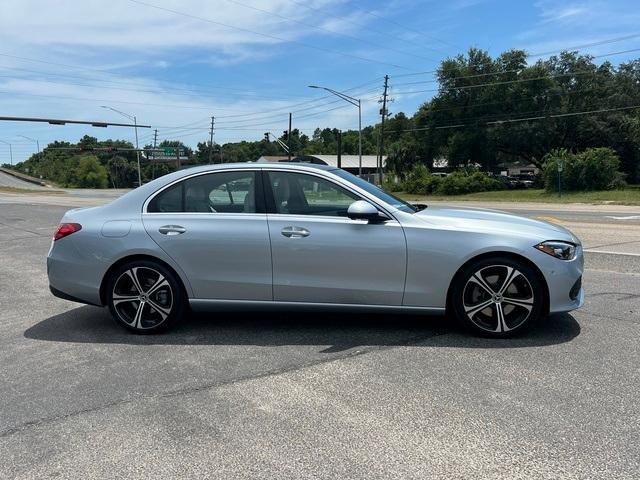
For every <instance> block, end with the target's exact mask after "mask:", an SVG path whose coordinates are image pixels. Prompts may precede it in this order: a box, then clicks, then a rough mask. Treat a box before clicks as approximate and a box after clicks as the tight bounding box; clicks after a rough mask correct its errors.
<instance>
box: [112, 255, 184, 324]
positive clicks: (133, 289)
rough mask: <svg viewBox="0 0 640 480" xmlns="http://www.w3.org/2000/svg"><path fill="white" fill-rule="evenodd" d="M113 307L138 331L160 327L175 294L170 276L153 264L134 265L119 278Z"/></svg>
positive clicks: (168, 311)
mask: <svg viewBox="0 0 640 480" xmlns="http://www.w3.org/2000/svg"><path fill="white" fill-rule="evenodd" d="M112 303H113V308H114V310H115V312H116V313H117V315H118V316H119V317H120V319H121V320H122V321H123V322H125V323H126V324H127V325H129V326H130V327H132V328H135V329H136V330H145V329H150V328H154V327H158V326H159V325H161V324H162V323H164V322H165V320H167V318H168V317H169V315H170V314H171V311H172V309H173V304H174V293H173V290H172V288H171V285H170V283H169V281H168V280H167V278H165V276H164V275H162V274H161V273H160V272H158V271H157V270H155V269H153V268H149V267H132V268H130V269H128V270H125V271H124V272H123V273H122V274H121V275H120V276H119V277H118V279H117V280H116V281H115V283H114V286H113V293H112Z"/></svg>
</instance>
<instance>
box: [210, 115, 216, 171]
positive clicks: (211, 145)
mask: <svg viewBox="0 0 640 480" xmlns="http://www.w3.org/2000/svg"><path fill="white" fill-rule="evenodd" d="M215 123H216V117H211V129H210V130H209V163H211V162H212V159H213V127H214V125H215Z"/></svg>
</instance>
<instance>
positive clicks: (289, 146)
mask: <svg viewBox="0 0 640 480" xmlns="http://www.w3.org/2000/svg"><path fill="white" fill-rule="evenodd" d="M287 149H288V150H289V161H291V113H289V135H287Z"/></svg>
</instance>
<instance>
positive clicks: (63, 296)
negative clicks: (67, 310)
mask: <svg viewBox="0 0 640 480" xmlns="http://www.w3.org/2000/svg"><path fill="white" fill-rule="evenodd" d="M49 290H50V291H51V293H52V294H53V295H54V296H55V297H58V298H61V299H63V300H69V301H70V302H77V303H84V304H85V305H95V306H96V307H101V306H102V305H99V304H97V303H91V302H88V301H87V300H83V299H81V298H78V297H74V296H73V295H69V294H68V293H64V292H63V291H61V290H58V289H57V288H54V287H52V286H51V285H49Z"/></svg>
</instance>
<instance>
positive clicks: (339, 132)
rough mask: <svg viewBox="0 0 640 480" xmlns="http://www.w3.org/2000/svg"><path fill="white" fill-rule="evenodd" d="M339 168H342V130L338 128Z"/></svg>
mask: <svg viewBox="0 0 640 480" xmlns="http://www.w3.org/2000/svg"><path fill="white" fill-rule="evenodd" d="M338 168H342V130H338Z"/></svg>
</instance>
